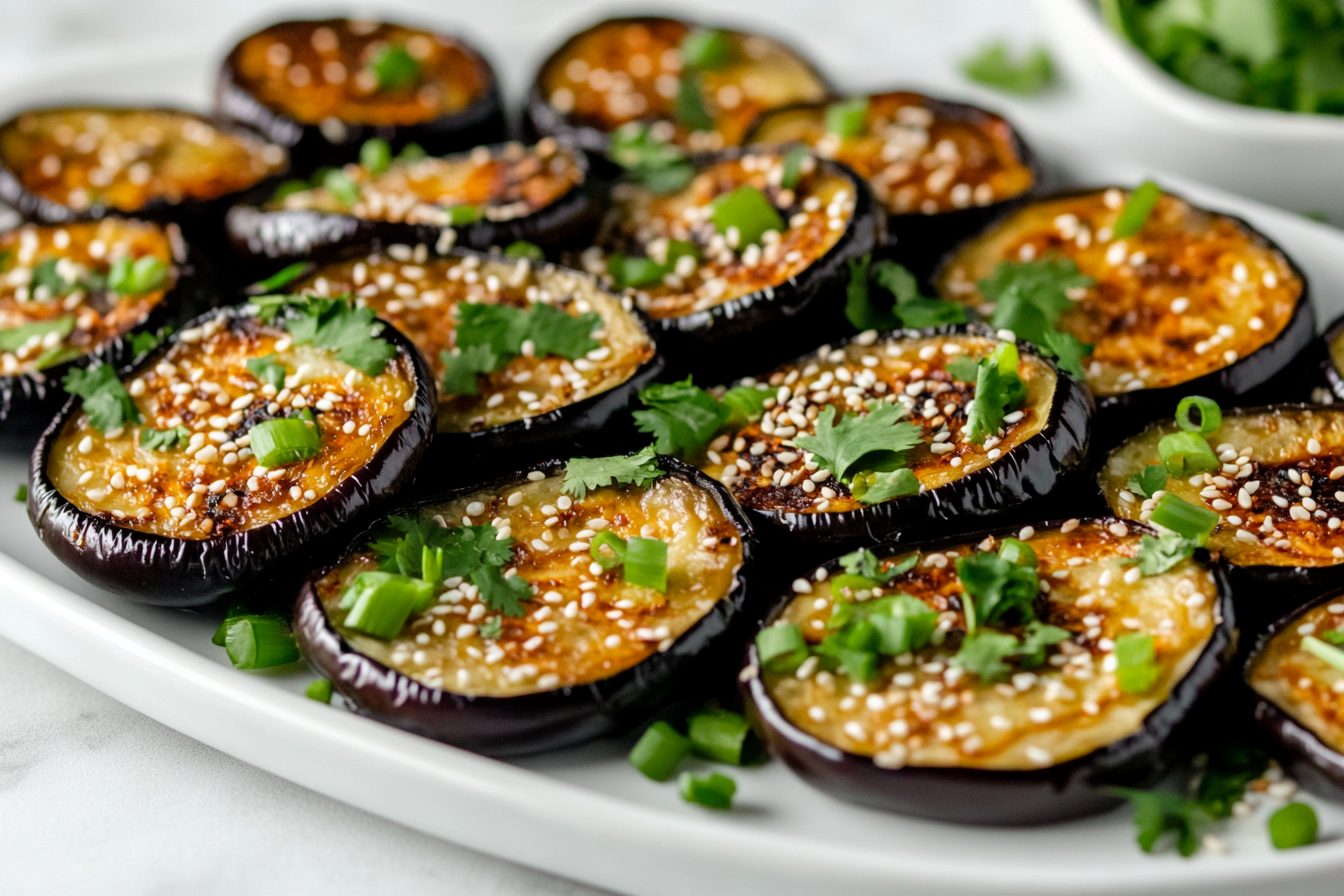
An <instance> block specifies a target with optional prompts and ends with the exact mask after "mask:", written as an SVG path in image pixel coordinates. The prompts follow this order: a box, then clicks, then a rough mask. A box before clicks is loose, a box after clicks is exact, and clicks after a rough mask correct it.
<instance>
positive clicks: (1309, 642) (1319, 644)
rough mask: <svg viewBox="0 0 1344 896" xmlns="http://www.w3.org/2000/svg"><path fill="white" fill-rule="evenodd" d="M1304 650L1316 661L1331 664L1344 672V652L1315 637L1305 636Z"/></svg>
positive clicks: (1303, 639) (1303, 641) (1303, 640)
mask: <svg viewBox="0 0 1344 896" xmlns="http://www.w3.org/2000/svg"><path fill="white" fill-rule="evenodd" d="M1302 649H1303V650H1305V651H1306V652H1307V653H1309V654H1311V655H1312V656H1314V657H1316V659H1318V660H1321V661H1322V662H1325V663H1329V664H1330V665H1331V666H1334V667H1335V668H1336V669H1338V670H1339V671H1341V672H1344V650H1340V649H1339V648H1338V647H1332V646H1331V645H1329V644H1327V643H1325V642H1324V641H1322V640H1321V639H1320V638H1317V637H1315V636H1314V635H1305V636H1303V638H1302Z"/></svg>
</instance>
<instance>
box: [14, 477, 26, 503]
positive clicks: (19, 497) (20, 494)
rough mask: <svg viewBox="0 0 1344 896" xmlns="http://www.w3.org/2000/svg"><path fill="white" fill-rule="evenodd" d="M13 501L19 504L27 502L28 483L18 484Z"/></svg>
mask: <svg viewBox="0 0 1344 896" xmlns="http://www.w3.org/2000/svg"><path fill="white" fill-rule="evenodd" d="M14 500H15V501H17V502H19V503H20V504H22V503H24V502H25V501H27V500H28V483H26V482H20V483H19V487H18V488H17V489H15V491H14Z"/></svg>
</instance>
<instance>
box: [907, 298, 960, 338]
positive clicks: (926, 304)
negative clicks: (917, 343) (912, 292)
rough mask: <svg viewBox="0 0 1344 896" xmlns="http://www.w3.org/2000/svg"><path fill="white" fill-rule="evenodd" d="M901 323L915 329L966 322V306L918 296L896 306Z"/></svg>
mask: <svg viewBox="0 0 1344 896" xmlns="http://www.w3.org/2000/svg"><path fill="white" fill-rule="evenodd" d="M896 314H897V315H899V316H900V318H901V324H902V325H903V326H906V327H911V328H912V329H915V330H922V329H924V328H925V327H941V326H946V325H947V324H964V323H966V306H965V305H963V304H961V303H960V302H945V301H943V300H942V299H929V298H925V297H924V296H918V297H916V298H913V299H911V300H910V301H908V302H902V303H901V304H899V305H897V306H896Z"/></svg>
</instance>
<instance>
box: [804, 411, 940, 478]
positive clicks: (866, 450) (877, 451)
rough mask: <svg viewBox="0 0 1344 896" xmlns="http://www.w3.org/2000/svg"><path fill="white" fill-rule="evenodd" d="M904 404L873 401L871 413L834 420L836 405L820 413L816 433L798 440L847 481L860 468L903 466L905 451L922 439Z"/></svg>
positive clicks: (852, 414) (835, 473)
mask: <svg viewBox="0 0 1344 896" xmlns="http://www.w3.org/2000/svg"><path fill="white" fill-rule="evenodd" d="M905 414H906V409H905V407H904V406H903V405H900V404H892V403H888V402H880V401H871V402H869V403H868V413H867V414H858V413H846V414H844V416H842V417H841V418H840V422H839V423H836V422H835V407H834V406H833V405H827V406H826V407H825V408H823V409H822V411H821V413H820V414H819V415H817V422H816V434H815V435H801V436H798V437H797V438H796V439H795V441H796V442H797V444H798V447H800V448H802V449H803V450H804V451H810V452H811V453H812V454H813V455H815V459H816V461H817V463H819V464H820V465H821V468H822V469H826V470H830V471H831V474H832V475H834V476H835V478H836V479H839V480H841V481H842V482H843V481H846V480H847V479H849V478H850V477H851V476H852V475H853V474H855V473H860V472H872V471H877V472H889V471H892V470H896V469H899V468H900V467H902V466H904V463H905V453H906V452H907V451H909V450H910V449H912V448H914V447H916V446H918V445H920V444H921V443H922V442H923V430H922V429H921V428H920V427H918V426H916V425H915V424H913V423H907V422H903V421H902V420H901V418H902V417H904V416H905Z"/></svg>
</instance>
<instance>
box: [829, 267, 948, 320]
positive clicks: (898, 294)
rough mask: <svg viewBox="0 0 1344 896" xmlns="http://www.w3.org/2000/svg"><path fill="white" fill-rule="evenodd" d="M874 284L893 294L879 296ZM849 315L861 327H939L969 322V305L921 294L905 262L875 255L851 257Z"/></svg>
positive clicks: (847, 295)
mask: <svg viewBox="0 0 1344 896" xmlns="http://www.w3.org/2000/svg"><path fill="white" fill-rule="evenodd" d="M874 287H877V288H879V289H881V290H882V291H884V292H886V293H888V294H889V295H890V296H891V301H890V302H889V301H887V300H886V299H882V300H881V301H879V300H878V297H877V296H876V295H874V292H875V290H874ZM845 317H846V319H848V320H849V322H850V323H851V324H853V325H854V327H855V328H856V329H858V330H891V329H895V328H896V327H913V328H915V329H920V328H922V327H937V326H942V325H944V324H964V323H966V306H965V305H963V304H961V303H960V302H944V301H942V300H940V299H931V298H928V297H927V296H922V295H920V294H919V283H918V281H916V280H915V275H914V274H912V273H910V271H909V270H908V269H907V268H906V267H904V266H903V265H899V264H897V263H896V262H894V261H892V260H891V259H887V258H883V259H881V260H879V261H877V262H873V260H872V255H871V254H870V255H864V256H863V257H862V258H854V259H851V260H850V261H849V284H848V285H847V286H846V287H845Z"/></svg>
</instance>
